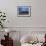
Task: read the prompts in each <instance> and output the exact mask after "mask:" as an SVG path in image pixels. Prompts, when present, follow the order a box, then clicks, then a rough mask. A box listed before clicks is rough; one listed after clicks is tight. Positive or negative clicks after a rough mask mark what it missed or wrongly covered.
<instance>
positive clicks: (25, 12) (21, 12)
mask: <svg viewBox="0 0 46 46" xmlns="http://www.w3.org/2000/svg"><path fill="white" fill-rule="evenodd" d="M17 16H18V17H30V16H31V6H17Z"/></svg>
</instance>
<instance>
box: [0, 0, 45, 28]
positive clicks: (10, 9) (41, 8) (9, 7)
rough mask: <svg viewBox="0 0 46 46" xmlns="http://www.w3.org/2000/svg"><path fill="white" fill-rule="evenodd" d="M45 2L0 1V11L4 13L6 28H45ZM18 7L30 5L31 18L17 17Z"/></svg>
mask: <svg viewBox="0 0 46 46" xmlns="http://www.w3.org/2000/svg"><path fill="white" fill-rule="evenodd" d="M45 4H46V0H44V1H43V0H32V3H31V0H27V1H24V0H20V1H19V0H7V1H6V0H0V9H1V10H2V11H5V12H6V15H7V18H8V22H7V24H6V26H7V27H46V6H45ZM18 5H29V6H30V5H32V7H31V17H17V11H16V10H17V6H18Z"/></svg>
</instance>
